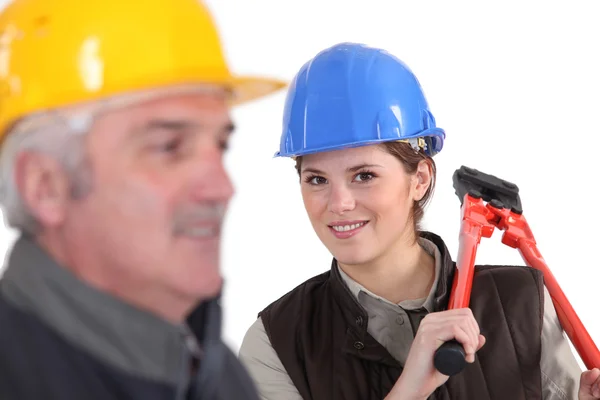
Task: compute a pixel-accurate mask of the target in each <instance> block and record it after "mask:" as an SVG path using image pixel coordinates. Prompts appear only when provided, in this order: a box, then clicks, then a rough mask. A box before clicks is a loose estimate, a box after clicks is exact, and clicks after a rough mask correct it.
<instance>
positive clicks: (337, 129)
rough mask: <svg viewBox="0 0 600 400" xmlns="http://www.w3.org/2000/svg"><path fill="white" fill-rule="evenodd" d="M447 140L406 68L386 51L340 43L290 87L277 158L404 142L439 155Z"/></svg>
mask: <svg viewBox="0 0 600 400" xmlns="http://www.w3.org/2000/svg"><path fill="white" fill-rule="evenodd" d="M445 137H446V134H445V132H444V130H443V129H440V128H438V127H436V125H435V118H434V117H433V114H432V113H431V111H430V110H429V106H428V104H427V100H426V98H425V95H424V94H423V90H422V88H421V85H420V84H419V81H418V80H417V78H416V76H415V75H414V74H413V72H412V71H411V70H410V69H409V68H408V67H407V66H406V64H404V63H403V62H402V61H401V60H399V59H398V58H396V57H394V56H393V55H391V54H390V53H388V52H387V51H385V50H382V49H377V48H373V47H368V46H366V45H363V44H356V43H340V44H337V45H335V46H333V47H330V48H328V49H325V50H323V51H321V52H319V53H318V54H317V55H316V56H315V57H314V58H313V59H312V60H310V61H308V62H307V63H306V64H304V65H303V66H302V68H301V69H300V71H299V72H298V73H297V74H296V76H295V78H294V79H293V81H292V83H291V84H290V87H289V89H288V93H287V98H286V101H285V109H284V113H283V131H282V135H281V142H280V149H279V151H278V152H277V153H276V154H275V156H276V157H296V156H302V155H305V154H310V153H317V152H322V151H331V150H338V149H342V148H348V147H357V146H364V145H369V144H376V143H382V142H387V141H399V140H400V141H407V142H409V143H411V144H412V145H413V147H415V148H416V146H418V145H420V147H422V148H424V150H425V152H426V154H428V155H429V156H434V155H435V154H437V153H439V152H440V151H441V150H442V147H443V145H444V139H445Z"/></svg>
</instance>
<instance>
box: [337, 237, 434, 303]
mask: <svg viewBox="0 0 600 400" xmlns="http://www.w3.org/2000/svg"><path fill="white" fill-rule="evenodd" d="M413 242H414V243H413ZM338 265H339V266H340V268H342V270H343V271H344V272H345V273H346V274H347V275H348V276H350V277H351V278H352V279H353V280H355V281H356V282H358V283H359V284H361V285H362V286H363V287H365V288H366V289H367V290H369V291H370V292H372V293H374V294H376V295H377V296H380V297H382V298H384V299H386V300H388V301H390V302H392V303H395V304H398V303H400V302H401V301H404V300H415V299H421V298H425V297H427V295H428V294H429V291H430V290H431V286H432V285H433V282H434V280H435V259H434V258H433V257H432V256H431V255H430V254H429V253H427V252H426V251H425V249H423V248H422V247H421V246H420V245H419V243H418V242H415V241H411V242H404V243H399V244H398V245H397V246H395V247H394V248H393V249H391V250H390V251H388V252H387V253H385V254H383V255H382V256H380V257H378V258H377V259H374V260H372V261H371V262H369V263H368V264H354V265H346V264H341V263H338Z"/></svg>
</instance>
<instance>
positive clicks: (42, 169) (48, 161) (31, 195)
mask: <svg viewBox="0 0 600 400" xmlns="http://www.w3.org/2000/svg"><path fill="white" fill-rule="evenodd" d="M14 173H15V181H16V184H17V188H18V190H19V194H20V195H21V198H22V199H23V201H24V202H25V205H26V207H27V209H28V210H29V212H30V213H31V215H32V216H33V217H34V218H35V219H36V220H37V221H38V222H39V224H40V225H42V227H52V226H53V227H56V226H58V225H60V224H62V223H63V221H64V219H65V215H66V210H67V207H68V203H69V197H70V194H69V179H68V176H67V174H66V173H65V170H64V168H63V167H62V166H61V165H60V163H59V162H57V161H56V160H55V159H53V158H52V157H50V156H48V155H45V154H42V153H39V152H32V151H25V152H22V153H21V154H19V155H18V156H17V159H16V163H15V171H14Z"/></svg>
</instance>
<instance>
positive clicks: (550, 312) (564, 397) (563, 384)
mask: <svg viewBox="0 0 600 400" xmlns="http://www.w3.org/2000/svg"><path fill="white" fill-rule="evenodd" d="M540 368H541V371H542V398H543V399H544V400H574V399H577V398H578V394H577V392H578V391H579V379H580V376H581V372H582V370H581V367H580V366H579V364H578V362H577V360H576V359H575V355H574V354H573V352H572V351H571V347H570V342H569V339H568V337H567V336H566V334H565V333H564V331H563V328H562V326H561V325H560V321H559V320H558V316H557V314H556V310H555V308H554V304H553V303H552V298H551V297H550V293H549V292H548V289H547V288H546V287H545V286H544V322H543V325H542V356H541V361H540Z"/></svg>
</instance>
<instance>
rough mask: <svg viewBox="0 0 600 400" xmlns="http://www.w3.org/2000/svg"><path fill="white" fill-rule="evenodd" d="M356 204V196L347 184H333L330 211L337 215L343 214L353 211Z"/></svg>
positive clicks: (330, 195)
mask: <svg viewBox="0 0 600 400" xmlns="http://www.w3.org/2000/svg"><path fill="white" fill-rule="evenodd" d="M355 205H356V202H355V200H354V196H353V195H352V192H351V191H350V189H349V188H347V187H346V186H345V185H332V186H331V192H330V194H329V211H330V212H332V213H334V214H336V215H343V214H344V213H345V212H348V211H352V210H353V209H354V207H355Z"/></svg>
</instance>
